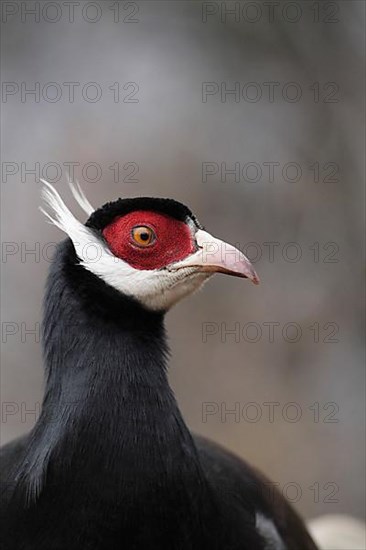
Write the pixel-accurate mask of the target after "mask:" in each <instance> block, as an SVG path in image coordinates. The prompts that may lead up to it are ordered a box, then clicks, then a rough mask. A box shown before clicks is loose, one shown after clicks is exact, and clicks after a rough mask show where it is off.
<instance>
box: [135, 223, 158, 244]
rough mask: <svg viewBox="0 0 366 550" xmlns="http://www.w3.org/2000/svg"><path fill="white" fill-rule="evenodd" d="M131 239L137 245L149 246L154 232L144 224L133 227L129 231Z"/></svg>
mask: <svg viewBox="0 0 366 550" xmlns="http://www.w3.org/2000/svg"><path fill="white" fill-rule="evenodd" d="M131 235H132V240H133V242H134V243H135V244H137V245H138V246H149V245H150V244H152V243H153V242H154V241H155V233H154V231H153V230H152V229H151V228H150V227H147V226H146V225H139V226H137V227H134V228H133V229H132V231H131Z"/></svg>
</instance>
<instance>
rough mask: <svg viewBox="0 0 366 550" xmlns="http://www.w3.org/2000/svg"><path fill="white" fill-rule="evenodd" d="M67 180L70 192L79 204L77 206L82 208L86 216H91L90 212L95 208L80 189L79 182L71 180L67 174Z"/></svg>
mask: <svg viewBox="0 0 366 550" xmlns="http://www.w3.org/2000/svg"><path fill="white" fill-rule="evenodd" d="M67 182H68V184H69V186H70V189H71V192H72V194H73V196H74V199H75V200H76V202H77V203H78V204H79V206H80V207H81V208H82V209H83V210H84V212H85V213H86V214H87V215H88V216H91V214H92V213H93V212H94V210H95V208H93V207H92V205H91V204H90V202H89V201H88V199H87V198H86V196H85V193H84V191H83V190H82V189H81V187H80V184H79V182H78V181H77V180H76V181H72V180H71V178H70V176H69V175H68V176H67Z"/></svg>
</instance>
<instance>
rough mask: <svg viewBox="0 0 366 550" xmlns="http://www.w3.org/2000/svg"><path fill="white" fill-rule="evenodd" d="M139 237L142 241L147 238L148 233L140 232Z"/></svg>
mask: <svg viewBox="0 0 366 550" xmlns="http://www.w3.org/2000/svg"><path fill="white" fill-rule="evenodd" d="M140 239H141V240H142V241H148V240H149V234H148V233H140Z"/></svg>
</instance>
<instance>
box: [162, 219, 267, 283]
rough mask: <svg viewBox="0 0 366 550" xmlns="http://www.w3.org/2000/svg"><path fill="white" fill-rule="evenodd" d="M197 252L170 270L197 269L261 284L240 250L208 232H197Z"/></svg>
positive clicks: (200, 230)
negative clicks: (243, 278)
mask: <svg viewBox="0 0 366 550" xmlns="http://www.w3.org/2000/svg"><path fill="white" fill-rule="evenodd" d="M195 237H196V242H197V246H198V250H197V252H195V253H194V254H192V255H191V256H188V258H185V259H184V260H182V261H180V262H177V263H175V264H173V265H172V266H170V269H172V270H175V269H181V268H184V267H197V271H201V272H202V271H206V272H207V271H211V272H220V273H226V274H227V275H233V276H234V277H245V278H247V279H250V280H251V281H252V282H253V283H254V284H256V285H258V284H259V277H258V275H257V274H256V272H255V269H254V267H253V266H252V264H251V263H250V261H249V260H248V258H247V257H246V256H244V254H243V253H242V252H240V250H238V249H237V248H235V246H232V245H231V244H228V243H225V242H224V241H220V240H219V239H216V238H215V237H213V236H212V235H210V234H209V233H207V232H206V231H203V230H202V229H199V230H198V231H197V232H196V235H195Z"/></svg>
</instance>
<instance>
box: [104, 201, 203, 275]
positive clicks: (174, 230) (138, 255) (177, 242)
mask: <svg viewBox="0 0 366 550" xmlns="http://www.w3.org/2000/svg"><path fill="white" fill-rule="evenodd" d="M139 226H147V227H150V228H151V229H152V230H153V231H154V233H155V238H154V240H153V242H152V243H151V244H149V245H148V246H140V245H138V244H137V243H136V242H135V241H134V240H133V238H132V229H133V228H134V227H139ZM103 236H104V238H105V240H106V241H107V243H108V246H109V248H110V250H111V251H112V252H113V254H114V255H115V256H117V257H118V258H121V260H124V261H125V262H127V263H128V264H129V265H131V266H132V267H134V268H135V269H161V268H163V267H166V266H167V265H169V264H172V263H174V262H178V261H179V260H183V258H185V257H186V256H188V255H189V254H192V253H193V252H194V251H195V244H194V240H193V236H192V233H191V230H190V228H189V226H188V225H187V224H186V223H184V222H181V221H178V220H176V219H175V218H171V217H170V216H166V215H165V214H161V213H160V212H151V211H144V210H138V211H134V212H130V213H129V214H126V215H125V216H121V217H120V218H117V219H116V220H114V221H113V222H112V223H111V224H109V225H108V226H107V227H105V228H104V230H103Z"/></svg>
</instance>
